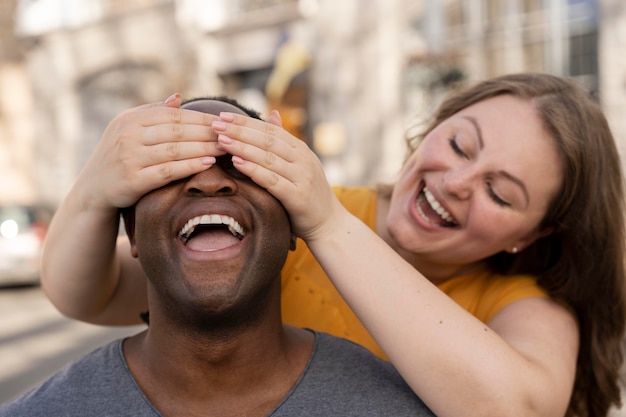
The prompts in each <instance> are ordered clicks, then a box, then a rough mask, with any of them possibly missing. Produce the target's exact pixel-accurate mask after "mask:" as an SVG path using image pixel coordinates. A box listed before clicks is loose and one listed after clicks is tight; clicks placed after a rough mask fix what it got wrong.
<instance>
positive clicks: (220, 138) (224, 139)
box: [217, 135, 233, 145]
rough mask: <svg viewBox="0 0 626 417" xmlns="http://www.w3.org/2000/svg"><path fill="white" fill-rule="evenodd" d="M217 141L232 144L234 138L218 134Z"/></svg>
mask: <svg viewBox="0 0 626 417" xmlns="http://www.w3.org/2000/svg"><path fill="white" fill-rule="evenodd" d="M217 141H218V142H220V143H223V144H224V145H230V144H231V143H233V140H232V139H231V138H229V137H228V136H226V135H217Z"/></svg>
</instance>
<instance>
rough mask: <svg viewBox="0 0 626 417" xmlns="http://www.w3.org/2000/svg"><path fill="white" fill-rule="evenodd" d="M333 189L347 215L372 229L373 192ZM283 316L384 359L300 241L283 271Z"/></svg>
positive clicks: (289, 320)
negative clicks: (346, 340) (353, 216)
mask: <svg viewBox="0 0 626 417" xmlns="http://www.w3.org/2000/svg"><path fill="white" fill-rule="evenodd" d="M333 190H334V191H335V194H336V195H337V197H338V198H339V200H340V201H341V203H342V204H343V205H344V206H345V207H346V208H347V209H348V210H349V211H350V212H352V213H353V214H354V215H355V216H357V217H359V218H360V219H361V220H363V221H364V222H365V223H366V224H368V226H370V227H371V228H373V227H374V225H375V218H376V194H375V192H374V191H373V190H371V189H368V188H360V187H355V188H342V187H337V188H334V189H333ZM282 315H283V322H285V323H287V324H291V325H293V326H298V327H305V328H312V329H315V330H319V331H322V332H326V333H330V334H332V335H335V336H339V337H343V338H345V339H348V340H352V341H353V342H355V343H358V344H360V345H361V346H364V347H366V348H368V349H369V350H371V351H372V352H374V354H376V355H378V356H380V357H383V358H384V357H385V356H384V354H383V352H382V350H381V349H380V348H379V347H378V345H377V344H376V342H374V339H373V338H372V337H371V336H370V334H369V332H368V331H367V330H366V329H365V327H364V326H363V325H362V324H361V322H360V321H359V319H357V317H356V315H355V314H354V313H353V312H352V310H351V309H350V307H349V306H348V304H347V303H346V302H345V301H344V300H343V298H342V297H341V296H340V295H339V293H338V292H337V290H336V289H335V287H334V285H333V284H332V283H331V282H330V280H329V279H328V277H327V276H326V274H325V273H324V270H323V269H322V267H321V266H320V265H319V264H318V263H317V261H316V260H315V258H314V257H313V255H312V254H311V252H310V251H309V249H308V248H307V246H306V243H305V242H304V241H302V240H300V239H298V241H297V242H296V250H295V251H293V252H291V253H290V254H289V256H288V257H287V262H286V263H285V266H284V267H283V271H282Z"/></svg>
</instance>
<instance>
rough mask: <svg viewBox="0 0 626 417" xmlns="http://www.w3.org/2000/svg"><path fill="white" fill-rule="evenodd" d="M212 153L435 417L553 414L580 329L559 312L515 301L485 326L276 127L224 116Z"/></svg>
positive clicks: (560, 407) (561, 406)
mask: <svg viewBox="0 0 626 417" xmlns="http://www.w3.org/2000/svg"><path fill="white" fill-rule="evenodd" d="M222 122H226V123H218V124H214V127H215V129H216V131H217V132H218V133H221V135H220V136H219V137H218V140H219V142H220V146H221V147H222V149H223V150H224V151H226V152H229V153H231V154H233V155H236V156H235V157H233V162H234V163H235V165H236V166H237V168H238V169H239V170H240V171H241V172H242V173H244V174H246V175H248V176H250V177H251V178H252V179H253V180H254V181H255V182H257V183H258V184H260V185H262V186H264V187H266V188H267V189H268V190H269V191H270V192H271V193H272V194H273V195H274V196H276V197H277V198H278V199H279V200H281V202H282V203H283V204H284V205H285V207H286V209H287V211H288V212H289V214H290V219H291V221H292V225H293V227H294V229H295V231H296V233H297V234H298V235H299V236H301V237H302V238H303V239H305V240H306V242H307V244H308V246H309V249H310V250H311V251H312V252H313V254H314V255H315V256H316V258H317V260H318V261H319V262H320V264H321V265H322V266H323V268H324V270H325V271H326V273H327V274H328V276H329V277H330V278H331V279H332V281H333V283H334V284H335V286H336V287H337V289H338V290H339V292H340V293H341V294H342V296H343V297H344V298H345V299H346V301H347V302H348V304H349V305H350V306H351V307H352V309H353V310H354V311H355V313H356V314H357V316H358V317H359V318H360V319H361V321H362V322H363V323H364V325H365V326H366V327H367V329H368V330H369V331H370V332H371V334H372V336H374V338H375V339H376V341H377V342H378V343H379V344H380V346H381V347H382V348H383V350H384V351H385V353H386V354H387V355H388V357H389V358H390V359H391V361H392V362H393V364H394V365H395V366H396V367H397V368H398V370H399V371H400V372H401V374H402V375H403V376H404V378H405V379H406V381H407V382H408V383H409V385H410V386H411V387H412V388H413V389H414V391H415V392H416V393H417V394H418V395H419V396H420V397H421V398H422V400H423V401H424V402H425V403H426V404H427V405H428V406H429V407H431V409H432V410H433V411H434V412H435V413H436V414H437V415H439V416H458V415H480V416H491V415H493V416H502V415H507V416H517V415H520V416H522V415H524V416H557V415H563V414H564V413H565V410H566V409H567V405H568V402H569V397H570V393H571V389H572V385H573V381H574V376H575V368H576V357H577V350H578V329H577V325H576V322H575V320H574V318H573V316H572V315H571V314H570V313H569V312H568V311H567V309H565V308H564V307H562V306H560V305H559V304H557V303H555V302H553V301H551V300H547V299H537V298H529V299H524V300H520V301H517V302H515V303H513V304H511V305H509V306H508V307H506V308H504V309H503V310H502V311H501V312H500V313H498V314H497V315H496V316H495V317H494V318H493V319H492V320H491V322H490V323H489V325H488V326H487V325H485V324H484V323H482V322H480V321H479V320H478V319H476V318H475V317H473V316H472V315H471V314H469V313H468V312H467V311H465V310H464V309H462V308H461V307H460V306H459V305H457V304H456V303H455V302H454V301H453V300H451V299H450V298H449V297H448V296H446V295H445V294H444V293H443V292H441V291H440V290H439V289H438V288H437V287H436V286H434V285H433V284H432V283H431V282H430V281H428V280H427V279H426V278H425V277H424V276H422V275H421V274H420V273H419V272H418V271H416V270H415V268H414V267H413V266H412V265H410V264H409V263H407V262H406V261H405V260H404V259H403V258H402V257H400V256H399V255H398V254H397V253H396V252H395V251H394V250H393V249H392V248H390V247H389V246H388V245H387V244H386V243H385V242H384V241H383V240H382V239H380V238H379V237H378V236H377V235H376V234H375V233H374V232H373V231H371V230H370V229H369V228H368V227H366V226H365V225H364V224H363V223H362V222H361V221H360V220H359V219H357V218H355V217H354V216H352V215H351V214H350V213H348V212H347V211H346V210H345V208H343V207H342V206H341V204H340V203H339V201H338V200H337V199H336V197H335V196H334V194H333V193H332V191H331V189H330V187H329V186H328V184H327V181H326V179H325V176H324V173H323V169H322V166H321V163H320V162H319V160H318V159H317V157H315V155H314V154H313V153H312V152H311V151H310V150H309V149H308V148H307V147H306V144H304V143H302V142H300V141H298V140H297V139H295V138H293V137H292V136H291V135H289V134H288V133H286V132H285V131H283V130H281V129H276V128H272V127H271V126H267V125H264V124H262V123H261V122H257V121H253V120H252V119H247V118H243V117H239V116H236V115H231V114H225V115H223V116H222Z"/></svg>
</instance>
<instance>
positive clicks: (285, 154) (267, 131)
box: [212, 121, 298, 162]
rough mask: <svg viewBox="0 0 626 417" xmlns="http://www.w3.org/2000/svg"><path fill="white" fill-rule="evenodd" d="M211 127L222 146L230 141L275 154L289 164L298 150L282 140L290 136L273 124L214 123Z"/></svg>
mask: <svg viewBox="0 0 626 417" xmlns="http://www.w3.org/2000/svg"><path fill="white" fill-rule="evenodd" d="M212 126H213V129H214V130H215V132H216V133H217V134H218V140H219V138H220V137H221V139H222V141H221V142H222V143H224V144H228V143H227V142H226V141H228V139H232V140H235V141H239V142H242V143H244V144H248V145H251V146H253V147H255V148H259V149H262V150H264V151H265V152H268V153H272V154H275V155H276V156H278V157H279V158H282V159H284V160H286V161H289V162H293V161H294V160H295V158H296V155H297V152H298V149H296V148H295V147H293V146H291V145H290V144H289V140H288V139H287V140H285V138H284V136H291V135H289V134H288V133H287V132H285V131H284V130H283V129H281V128H279V127H277V126H275V125H273V124H269V123H264V122H262V123H260V124H259V123H254V122H252V123H250V124H248V125H246V126H242V125H237V124H232V123H224V122H222V121H216V122H214V123H213V124H212ZM220 135H221V136H220ZM268 157H269V156H268ZM244 159H248V158H244Z"/></svg>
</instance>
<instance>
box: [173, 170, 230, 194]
mask: <svg viewBox="0 0 626 417" xmlns="http://www.w3.org/2000/svg"><path fill="white" fill-rule="evenodd" d="M237 190H238V185H237V181H235V180H234V179H233V177H231V176H230V175H228V173H227V172H226V171H225V170H224V169H223V168H222V167H220V166H218V165H213V166H212V167H211V168H209V169H207V170H205V171H202V172H199V173H197V174H195V175H194V176H192V177H191V178H189V180H187V184H186V188H185V191H186V192H187V193H189V194H191V195H198V196H227V195H233V194H235V193H236V192H237Z"/></svg>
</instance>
